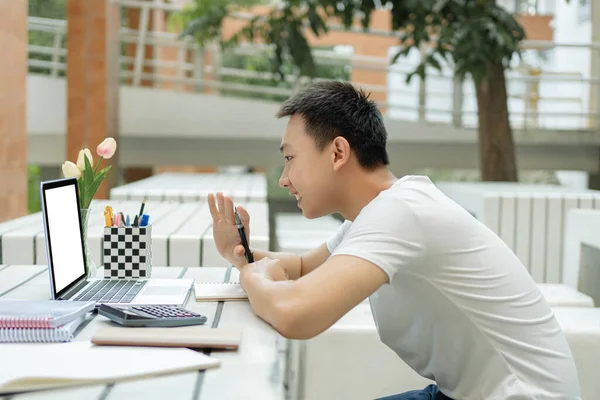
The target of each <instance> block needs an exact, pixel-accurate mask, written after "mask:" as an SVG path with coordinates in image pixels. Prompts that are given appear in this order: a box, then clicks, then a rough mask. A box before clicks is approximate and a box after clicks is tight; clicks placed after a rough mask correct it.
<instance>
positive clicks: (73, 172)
mask: <svg viewBox="0 0 600 400" xmlns="http://www.w3.org/2000/svg"><path fill="white" fill-rule="evenodd" d="M62 172H63V175H64V176H65V178H76V179H79V178H81V170H80V169H79V168H77V165H75V164H74V163H72V162H71V161H66V162H65V163H64V164H63V165H62Z"/></svg>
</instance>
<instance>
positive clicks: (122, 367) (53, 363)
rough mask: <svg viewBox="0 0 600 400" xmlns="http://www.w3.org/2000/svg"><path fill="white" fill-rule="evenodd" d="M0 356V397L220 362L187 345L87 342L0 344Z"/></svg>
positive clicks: (174, 371) (173, 371) (122, 379)
mask: <svg viewBox="0 0 600 400" xmlns="http://www.w3.org/2000/svg"><path fill="white" fill-rule="evenodd" d="M0 360H10V362H0V395H3V394H7V393H18V392H24V391H32V390H41V389H51V388H58V387H67V386H83V385H92V384H104V383H112V382H121V381H128V380H134V379H141V378H150V377H155V376H160V375H168V374H175V373H182V372H189V371H198V370H203V369H208V368H216V367H218V366H219V365H220V361H219V360H217V359H215V358H212V357H209V356H206V355H204V354H203V353H201V352H196V351H193V350H189V349H183V348H179V349H166V348H139V347H111V346H93V345H92V344H91V343H90V342H87V341H85V342H72V343H65V344H6V345H2V346H0ZM32 360H35V362H32ZM115 360H127V362H115Z"/></svg>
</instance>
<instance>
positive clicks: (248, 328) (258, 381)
mask: <svg viewBox="0 0 600 400" xmlns="http://www.w3.org/2000/svg"><path fill="white" fill-rule="evenodd" d="M152 276H153V277H157V278H174V279H177V278H194V279H195V281H196V282H227V281H236V280H237V279H238V277H239V275H238V273H237V270H235V269H230V268H211V267H203V268H182V267H169V268H165V267H162V268H154V269H153V275H152ZM0 298H3V299H47V298H49V282H48V274H47V268H44V267H42V266H39V265H12V266H5V265H0ZM185 307H186V308H188V309H190V310H193V311H196V312H198V313H200V314H203V315H206V317H207V318H208V321H207V322H206V324H207V325H209V326H212V327H240V328H242V343H241V345H240V347H239V349H238V351H220V352H212V353H211V354H210V355H211V356H213V357H216V358H218V359H219V360H220V361H221V367H220V368H217V369H214V370H209V371H206V372H194V373H184V374H178V375H171V376H165V377H161V378H154V379H145V380H137V381H132V382H127V383H118V384H115V385H95V386H89V387H84V388H73V389H65V390H56V391H42V392H37V393H29V394H22V395H15V396H13V397H12V399H19V400H21V399H61V400H63V399H110V400H116V399H131V398H144V399H182V398H183V399H189V398H193V399H219V400H221V399H242V398H243V399H257V400H270V399H273V400H280V399H283V398H284V388H283V367H284V362H285V361H284V353H283V352H281V351H280V347H281V343H282V341H281V336H280V335H279V334H278V333H277V332H276V331H275V330H274V329H273V328H271V327H270V326H269V325H268V324H266V323H265V322H264V321H262V320H260V319H259V318H258V317H256V315H255V314H254V313H253V312H252V310H251V309H250V305H249V303H247V302H225V303H224V302H218V303H217V302H196V301H195V299H194V298H193V295H192V296H191V298H190V299H189V301H188V302H187V304H186V306H185ZM108 323H109V322H108V319H106V318H104V317H102V316H98V315H93V316H92V318H91V319H88V320H87V321H86V322H84V324H83V325H82V326H81V327H80V328H79V329H78V332H76V338H75V340H78V341H79V340H89V339H90V338H91V336H92V335H93V333H94V332H95V331H96V330H97V329H99V328H101V327H103V326H105V325H106V324H108Z"/></svg>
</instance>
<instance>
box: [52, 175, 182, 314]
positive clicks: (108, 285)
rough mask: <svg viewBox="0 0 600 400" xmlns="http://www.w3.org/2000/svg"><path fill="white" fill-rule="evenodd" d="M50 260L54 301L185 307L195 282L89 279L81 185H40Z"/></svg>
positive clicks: (60, 182) (71, 181) (72, 182)
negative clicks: (79, 187)
mask: <svg viewBox="0 0 600 400" xmlns="http://www.w3.org/2000/svg"><path fill="white" fill-rule="evenodd" d="M40 197H41V205H42V216H43V220H44V233H45V235H46V255H47V257H48V272H49V275H50V291H51V293H52V299H53V300H70V301H94V302H95V303H96V307H99V306H100V305H101V304H108V305H121V306H123V305H150V304H161V305H163V304H164V305H177V306H183V305H184V304H185V302H186V301H187V299H188V297H189V295H190V292H191V290H192V288H193V283H194V280H193V279H102V278H99V279H88V278H87V276H86V273H85V271H86V257H85V251H84V245H83V243H84V242H83V235H82V228H81V213H80V208H79V191H78V189H77V179H75V178H65V179H58V180H53V181H45V182H41V183H40Z"/></svg>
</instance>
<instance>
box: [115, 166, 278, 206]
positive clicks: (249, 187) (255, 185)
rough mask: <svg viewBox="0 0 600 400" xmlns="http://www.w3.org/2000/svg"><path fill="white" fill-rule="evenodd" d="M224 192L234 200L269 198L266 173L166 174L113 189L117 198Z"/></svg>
mask: <svg viewBox="0 0 600 400" xmlns="http://www.w3.org/2000/svg"><path fill="white" fill-rule="evenodd" d="M219 191H222V192H224V193H225V194H227V195H229V196H231V197H232V198H233V201H235V202H236V203H237V202H240V203H242V202H246V201H266V199H267V180H266V178H265V175H264V174H258V173H252V174H241V173H240V174H238V173H217V174H186V173H165V174H159V175H154V176H151V177H150V178H146V179H141V180H139V181H136V182H132V183H129V184H127V185H123V186H120V187H116V188H113V189H112V190H111V191H110V198H111V199H114V200H139V201H141V200H143V199H144V198H147V199H150V200H169V201H179V202H194V201H204V200H206V196H208V194H209V193H216V192H219Z"/></svg>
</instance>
